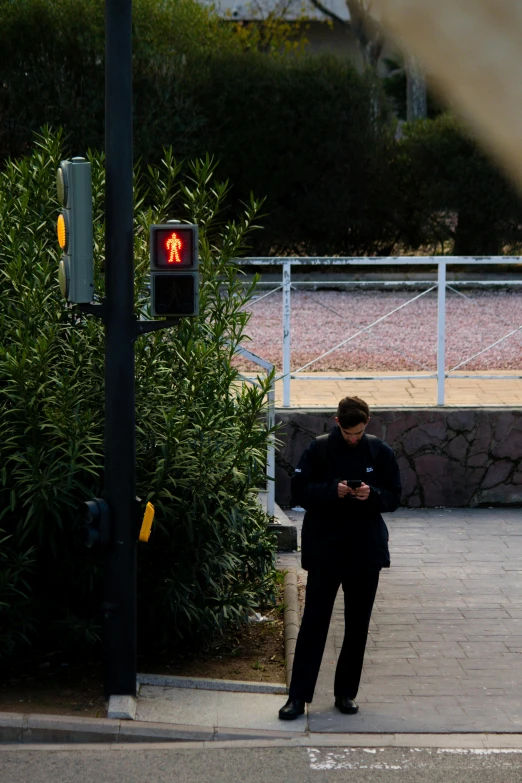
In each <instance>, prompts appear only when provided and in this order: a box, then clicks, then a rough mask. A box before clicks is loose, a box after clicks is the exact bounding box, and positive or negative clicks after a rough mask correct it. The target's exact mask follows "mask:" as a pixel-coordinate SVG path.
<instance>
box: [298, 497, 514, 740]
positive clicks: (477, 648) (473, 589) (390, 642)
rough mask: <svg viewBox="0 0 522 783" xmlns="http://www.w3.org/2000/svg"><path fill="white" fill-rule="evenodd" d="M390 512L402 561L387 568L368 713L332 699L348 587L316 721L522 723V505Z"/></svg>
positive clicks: (373, 633) (400, 725)
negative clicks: (342, 708) (342, 707)
mask: <svg viewBox="0 0 522 783" xmlns="http://www.w3.org/2000/svg"><path fill="white" fill-rule="evenodd" d="M288 514H289V516H290V518H291V519H293V521H294V523H295V522H297V521H298V520H300V519H301V518H302V514H295V512H292V511H289V512H288ZM386 522H387V524H388V527H389V530H390V550H391V558H392V567H391V569H390V570H389V571H387V570H384V571H382V576H381V582H380V586H379V591H378V594H377V600H376V604H375V608H374V613H373V617H372V623H371V626H370V637H369V640H368V647H367V653H366V658H365V667H364V671H363V677H362V682H361V687H360V691H359V696H358V701H359V704H360V707H361V710H360V713H359V714H358V715H355V716H348V715H341V714H340V713H339V712H338V711H337V710H335V709H334V708H333V706H332V703H333V678H334V671H335V662H336V659H337V654H338V652H339V649H340V646H341V644H342V638H343V631H344V622H343V596H342V591H340V592H339V595H338V597H337V600H336V605H335V608H334V615H333V618H332V623H331V627H330V634H329V638H328V642H327V648H326V651H325V655H324V658H323V663H322V667H321V671H320V675H319V681H318V687H317V690H316V696H315V698H314V701H313V704H312V705H310V709H309V717H308V720H309V729H310V731H312V732H354V731H355V732H521V731H522V512H521V511H520V510H518V509H429V510H428V509H422V510H405V509H403V510H399V511H397V512H396V513H395V514H389V515H387V519H386ZM287 557H289V556H287ZM288 564H290V561H289V560H288Z"/></svg>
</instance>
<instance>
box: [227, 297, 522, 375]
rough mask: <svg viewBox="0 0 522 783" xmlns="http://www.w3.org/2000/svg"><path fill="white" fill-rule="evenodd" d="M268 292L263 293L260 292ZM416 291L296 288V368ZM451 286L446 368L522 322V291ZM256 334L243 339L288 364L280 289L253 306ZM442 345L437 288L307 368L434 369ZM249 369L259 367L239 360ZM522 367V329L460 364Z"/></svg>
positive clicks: (251, 326)
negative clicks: (460, 289)
mask: <svg viewBox="0 0 522 783" xmlns="http://www.w3.org/2000/svg"><path fill="white" fill-rule="evenodd" d="M263 293H265V291H261V292H260V295H262V294H263ZM418 293H420V292H418V291H405V292H395V291H394V292H391V291H390V292H388V291H368V290H350V291H303V290H297V291H292V294H291V301H292V322H291V334H292V338H291V339H292V360H291V369H292V371H295V370H297V369H298V368H300V367H301V366H302V365H304V364H306V363H307V362H309V361H311V360H312V359H315V358H316V357H318V356H320V355H321V354H322V353H324V352H326V351H328V350H329V349H330V348H333V347H334V346H335V345H336V344H337V343H339V342H341V341H342V340H345V339H346V338H347V337H349V336H350V335H352V334H353V333H355V332H357V331H358V330H359V329H362V328H363V327H365V326H367V325H369V324H370V323H372V322H373V321H375V320H377V319H378V318H380V317H381V316H383V315H385V314H386V313H387V312H390V311H391V310H393V309H395V308H396V307H399V305H401V304H403V303H405V302H407V301H408V300H409V299H412V298H413V297H414V296H417V294H418ZM463 293H464V294H465V297H466V298H464V297H463V296H462V295H459V294H456V293H453V292H452V291H449V290H448V292H447V302H446V369H451V368H453V367H454V366H455V365H457V364H458V363H459V362H461V361H463V360H465V359H467V358H469V357H470V356H472V355H473V354H475V353H477V352H478V351H481V350H482V349H484V348H486V347H487V346H488V345H491V343H493V342H495V341H496V340H498V339H500V338H501V337H503V336H504V335H506V334H507V333H508V332H510V331H511V330H513V329H516V328H517V327H519V326H521V325H522V292H521V293H520V294H519V293H518V292H516V291H515V292H512V291H488V292H485V291H465V292H463ZM249 310H250V311H251V313H252V317H251V319H250V322H249V324H248V327H247V334H248V335H249V337H250V338H251V339H250V340H249V341H248V340H247V341H244V342H243V345H244V346H245V347H246V348H248V350H251V351H253V352H254V353H256V354H257V355H258V356H261V357H262V358H264V359H267V360H268V361H270V362H272V363H273V364H275V365H276V367H277V368H278V370H281V368H282V340H283V337H282V335H283V320H282V294H281V292H276V293H274V294H271V295H270V296H267V297H266V298H265V299H263V300H262V301H259V302H257V303H256V302H252V303H251V305H250V306H249ZM436 351H437V292H436V290H435V291H433V292H431V293H430V294H427V295H425V296H423V297H422V298H420V299H417V300H416V301H415V302H413V303H412V304H410V305H408V306H407V307H404V308H403V309H402V310H399V312H397V313H395V314H394V315H392V316H390V317H389V318H387V319H386V320H385V321H383V322H382V323H380V324H378V325H377V326H375V327H373V328H372V329H371V330H370V332H368V333H364V334H362V335H360V336H358V337H357V338H355V340H353V341H352V342H350V343H348V344H346V345H344V346H343V347H342V348H339V349H337V350H336V351H334V352H333V353H331V354H329V355H328V356H326V357H325V358H323V359H321V360H319V361H317V362H315V363H314V364H313V365H311V366H310V367H309V368H307V370H306V373H310V372H319V371H320V372H325V371H328V370H330V371H344V372H351V371H359V370H364V371H369V370H371V371H373V372H379V371H381V372H382V371H399V370H400V371H405V370H408V371H418V372H425V371H426V370H429V371H434V370H435V369H436ZM235 361H236V364H237V366H238V367H239V368H240V369H241V370H243V371H248V372H253V371H255V369H256V368H255V366H254V365H253V364H252V363H251V362H248V361H246V360H243V359H241V358H239V357H238V358H237V359H236V360H235ZM520 368H522V330H521V331H519V332H517V333H516V334H514V335H512V336H511V337H509V338H508V339H506V340H504V341H503V342H502V343H500V344H499V345H497V346H495V347H494V348H491V349H490V350H489V351H487V352H486V353H483V354H481V355H480V356H478V357H477V358H476V359H473V360H472V361H470V362H468V363H467V364H465V365H464V366H463V367H461V368H459V370H458V372H466V371H467V370H473V371H477V370H484V371H485V370H518V369H520Z"/></svg>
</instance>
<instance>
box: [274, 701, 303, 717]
mask: <svg viewBox="0 0 522 783" xmlns="http://www.w3.org/2000/svg"><path fill="white" fill-rule="evenodd" d="M304 711H305V701H304V699H288V701H287V702H286V704H285V706H284V707H281V709H280V710H279V718H280V720H295V719H296V718H298V717H299V715H302V714H303V713H304Z"/></svg>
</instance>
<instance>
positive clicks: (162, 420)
mask: <svg viewBox="0 0 522 783" xmlns="http://www.w3.org/2000/svg"><path fill="white" fill-rule="evenodd" d="M63 156H64V153H63V150H62V139H61V137H60V135H55V136H53V135H51V134H50V133H49V132H48V131H44V133H43V135H42V136H41V137H40V138H39V140H38V142H37V145H36V147H35V149H34V151H33V153H32V154H31V156H28V157H26V158H23V159H21V160H17V161H12V160H9V161H7V163H6V164H5V166H4V168H3V170H2V171H1V172H0V274H1V277H2V280H1V286H0V322H1V327H2V328H1V336H0V455H1V460H2V465H3V466H4V470H3V472H2V474H1V477H2V484H1V486H0V502H1V508H2V514H3V517H2V525H3V527H4V528H5V530H6V532H7V533H8V534H9V535H10V536H11V538H10V547H11V550H12V551H13V552H16V553H19V556H20V557H21V553H23V552H26V551H27V550H28V549H29V548H32V549H33V551H34V555H33V557H34V564H33V567H32V572H31V573H27V574H26V575H25V577H24V578H25V579H26V581H27V584H28V586H29V588H30V589H31V591H32V592H31V595H32V601H31V605H30V606H27V617H31V618H32V620H33V621H34V627H35V629H36V631H37V632H38V634H39V638H40V641H41V642H42V643H45V642H44V640H45V637H46V635H48V636H52V637H53V639H54V640H55V642H54V643H58V642H56V639H57V638H58V639H59V640H61V641H60V643H63V644H66V645H70V644H71V643H72V642H76V641H77V642H78V643H85V641H86V640H87V641H89V640H90V641H94V640H96V639H97V637H98V620H97V613H98V607H99V603H100V598H101V596H100V578H99V577H100V574H101V563H100V561H99V558H97V557H96V556H94V557H92V556H91V555H89V554H88V553H87V551H86V550H84V549H83V548H82V546H81V543H80V541H79V530H78V522H77V519H76V508H77V506H78V504H79V502H80V501H82V500H83V499H86V498H88V497H90V496H92V495H96V494H98V493H99V492H100V491H101V484H102V467H103V366H104V356H103V327H102V325H101V323H100V322H99V321H98V320H97V319H95V318H91V317H84V316H77V315H74V314H73V312H72V311H71V310H70V309H67V308H65V307H64V303H63V301H62V300H61V298H60V295H59V290H58V286H57V281H56V272H57V261H58V253H57V245H56V239H55V231H54V224H55V217H56V214H57V200H56V198H55V174H56V167H57V165H58V163H59V161H60V159H61V158H62V157H63ZM90 157H91V161H92V165H93V189H94V205H93V208H94V216H95V250H96V266H97V269H96V284H97V289H98V291H99V292H100V293H103V278H102V277H101V270H102V267H103V264H104V249H103V248H104V225H103V187H104V171H103V158H102V156H101V155H99V154H97V153H93V154H91V156H90ZM213 170H214V166H213V164H212V162H211V161H210V160H209V159H208V158H207V159H204V160H201V161H195V162H194V163H192V164H190V165H189V166H187V167H186V168H185V170H184V171H182V170H181V166H180V165H178V164H177V163H176V162H175V160H174V159H173V158H172V155H171V153H169V152H167V153H166V154H165V157H164V161H163V163H162V164H161V165H160V166H159V167H157V168H154V167H149V168H148V169H147V170H146V171H145V172H144V173H143V175H141V176H140V175H139V173H137V176H136V190H135V199H136V212H135V228H136V230H135V264H136V267H135V281H136V284H135V291H136V313H137V314H139V313H143V312H145V313H146V312H147V302H148V294H147V285H148V226H149V225H150V224H151V223H153V222H159V221H161V220H163V219H166V218H167V217H176V218H180V219H190V220H194V221H196V222H197V223H198V224H199V226H200V232H201V247H200V264H201V278H202V288H201V298H200V306H201V315H200V317H199V318H196V319H191V320H188V319H187V320H184V321H181V323H180V325H179V327H177V328H176V329H171V330H169V331H167V332H163V331H162V332H161V333H154V334H151V335H148V336H143V337H140V338H139V339H138V340H137V341H136V379H137V380H136V418H137V484H138V493H139V495H140V496H141V497H142V498H143V499H144V501H145V500H151V501H152V502H153V503H154V504H155V506H156V509H157V522H156V524H155V527H154V530H153V535H152V538H151V542H150V544H149V545H147V546H146V547H145V546H143V547H142V548H141V549H140V553H139V555H140V556H139V596H140V618H141V622H140V631H141V632H142V633H143V634H144V637H143V638H146V639H148V644H149V646H150V644H151V643H152V641H151V640H153V639H157V640H159V639H162V640H164V639H170V640H174V641H175V642H176V641H177V642H178V643H179V640H180V639H181V638H183V639H184V640H186V641H191V640H194V639H195V638H198V639H201V638H208V637H209V636H210V635H211V634H212V633H214V632H216V631H219V630H220V629H222V628H223V627H224V626H225V624H226V623H227V622H229V621H236V622H238V621H240V620H241V619H242V618H243V617H244V615H245V613H247V612H248V611H249V610H250V609H252V608H254V607H255V606H258V605H259V604H261V603H263V602H264V601H266V600H269V599H270V596H271V593H272V587H273V549H274V542H273V540H272V538H271V537H270V536H269V535H268V533H267V527H266V521H267V519H266V515H264V514H263V513H262V512H261V510H260V507H259V505H258V502H257V487H259V486H260V485H261V484H262V483H263V481H264V461H265V459H266V445H267V436H268V433H267V429H266V426H265V424H264V420H263V418H262V414H263V412H264V410H265V407H264V406H265V392H266V389H267V381H266V380H262V381H261V386H260V387H250V388H245V387H243V386H241V385H238V384H237V372H236V371H235V370H234V369H233V368H232V366H231V358H232V356H233V352H234V348H235V346H236V345H237V344H238V343H240V342H241V341H242V340H244V339H246V335H245V329H246V326H247V321H248V316H247V314H246V313H245V312H244V309H243V308H244V305H245V304H246V302H247V301H248V299H249V296H250V294H251V290H250V289H249V288H248V287H247V288H246V290H245V287H244V286H242V285H241V283H240V281H239V279H238V272H237V269H236V267H235V266H234V265H233V264H231V263H230V259H231V258H232V257H234V256H236V255H237V254H238V253H240V252H241V250H242V249H243V247H244V242H245V241H246V238H247V237H248V235H249V234H250V231H251V230H252V228H253V220H254V218H255V214H256V212H257V211H258V207H259V205H258V204H257V203H256V202H255V201H254V200H253V199H251V201H250V202H249V203H248V204H247V205H246V206H245V207H244V210H243V213H242V214H241V215H239V216H238V217H237V219H236V220H235V221H232V222H223V221H222V220H221V218H220V213H221V210H222V206H223V203H224V200H225V198H226V195H227V186H226V184H222V183H219V182H216V180H215V177H214V174H213ZM2 568H3V566H2V563H1V562H0V570H1V569H2Z"/></svg>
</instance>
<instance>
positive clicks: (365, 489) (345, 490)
mask: <svg viewBox="0 0 522 783" xmlns="http://www.w3.org/2000/svg"><path fill="white" fill-rule="evenodd" d="M337 496H338V497H340V498H345V497H348V496H349V497H352V498H355V499H356V500H368V498H369V497H370V487H369V486H368V484H364V482H363V483H362V484H361V486H360V487H358V488H357V489H352V488H351V487H349V486H348V484H347V483H346V481H341V482H339V484H338V485H337Z"/></svg>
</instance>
